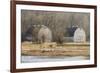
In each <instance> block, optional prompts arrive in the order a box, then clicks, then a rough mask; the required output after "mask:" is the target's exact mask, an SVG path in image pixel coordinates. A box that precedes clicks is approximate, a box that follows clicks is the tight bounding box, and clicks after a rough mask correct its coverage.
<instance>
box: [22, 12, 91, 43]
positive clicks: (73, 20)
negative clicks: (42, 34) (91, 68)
mask: <svg viewBox="0 0 100 73" xmlns="http://www.w3.org/2000/svg"><path fill="white" fill-rule="evenodd" d="M33 25H34V26H38V28H34V29H35V30H34V35H33V36H34V38H35V40H37V33H38V31H39V29H40V27H39V25H45V26H47V27H48V28H49V29H50V30H51V31H52V35H53V41H59V40H60V41H62V37H65V36H66V37H67V36H69V34H68V33H67V28H71V27H72V26H77V27H81V28H83V29H84V30H85V32H86V39H87V41H89V39H90V38H89V37H90V14H89V13H78V12H53V11H38V10H35V11H34V10H22V11H21V33H26V32H28V33H27V34H32V33H31V32H32V29H33V28H32V26H33ZM23 37H25V36H23Z"/></svg>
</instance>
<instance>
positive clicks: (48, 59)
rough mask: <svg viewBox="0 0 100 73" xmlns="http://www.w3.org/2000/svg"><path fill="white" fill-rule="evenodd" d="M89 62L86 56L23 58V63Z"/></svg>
mask: <svg viewBox="0 0 100 73" xmlns="http://www.w3.org/2000/svg"><path fill="white" fill-rule="evenodd" d="M78 60H89V57H86V56H55V57H53V56H51V57H48V56H22V57H21V62H22V63H31V62H54V61H78Z"/></svg>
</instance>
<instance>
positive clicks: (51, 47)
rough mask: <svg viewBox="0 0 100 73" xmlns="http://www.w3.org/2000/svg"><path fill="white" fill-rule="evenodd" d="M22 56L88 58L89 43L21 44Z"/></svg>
mask: <svg viewBox="0 0 100 73" xmlns="http://www.w3.org/2000/svg"><path fill="white" fill-rule="evenodd" d="M21 47H22V49H21V50H22V52H21V53H22V55H30V56H89V54H90V44H89V43H63V44H56V43H55V42H52V43H43V44H35V43H34V44H33V43H32V42H23V43H22V46H21Z"/></svg>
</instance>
